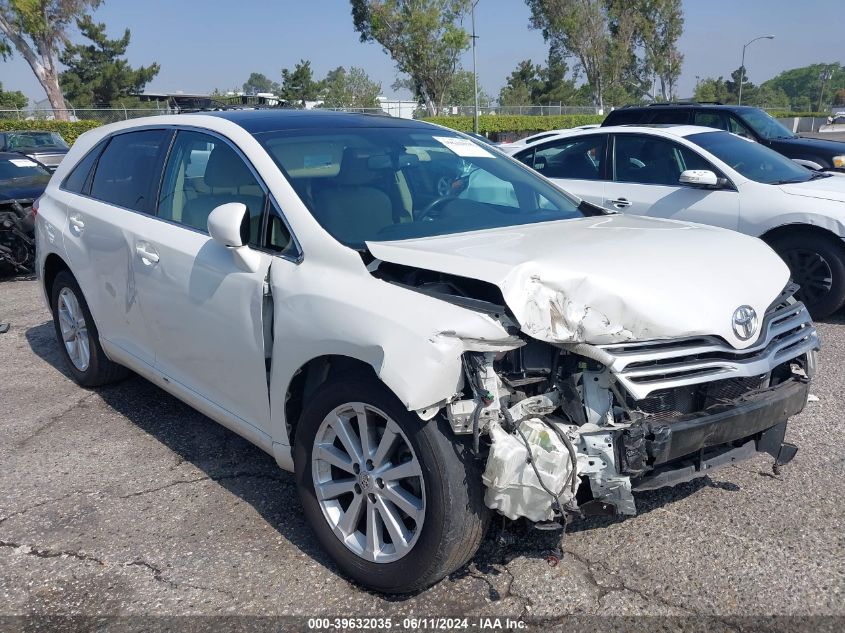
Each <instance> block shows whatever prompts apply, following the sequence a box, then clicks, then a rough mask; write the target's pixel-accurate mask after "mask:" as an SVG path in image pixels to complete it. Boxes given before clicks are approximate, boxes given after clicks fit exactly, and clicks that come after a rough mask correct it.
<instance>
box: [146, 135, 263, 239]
mask: <svg viewBox="0 0 845 633" xmlns="http://www.w3.org/2000/svg"><path fill="white" fill-rule="evenodd" d="M227 202H241V203H243V204H245V205H246V206H247V209H249V215H250V219H251V230H250V240H249V241H250V244H253V245H257V244H259V243H260V240H259V235H260V230H261V215H262V212H263V210H264V190H263V189H262V187H261V185H260V184H259V183H258V180H257V179H256V177H255V176H254V175H253V174H252V171H250V169H249V167H248V166H247V164H246V163H245V162H244V160H243V159H242V158H241V157H240V156H239V155H238V154H237V152H235V150H233V149H232V148H231V147H230V146H229V145H228V144H227V143H225V142H223V141H222V140H220V139H219V138H217V137H214V136H211V135H208V134H201V133H200V132H187V131H181V132H179V133H178V134H177V135H176V141H175V142H174V143H173V149H172V150H171V152H170V158H169V159H168V161H167V167H166V168H165V171H164V181H163V182H162V187H161V195H160V197H159V202H158V216H159V217H160V218H163V219H165V220H171V221H173V222H178V223H179V224H184V225H185V226H190V227H193V228H195V229H199V230H200V231H207V230H208V216H209V214H210V213H211V212H212V211H213V210H214V209H215V208H216V207H218V206H220V205H221V204H226V203H227Z"/></svg>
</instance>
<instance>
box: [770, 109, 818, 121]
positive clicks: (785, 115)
mask: <svg viewBox="0 0 845 633" xmlns="http://www.w3.org/2000/svg"><path fill="white" fill-rule="evenodd" d="M768 112H769V114H770V115H772V116H773V117H775V118H776V119H791V118H793V117H797V116H803V117H813V118H816V119H826V118H827V117H829V116H830V113H829V112H788V111H786V110H783V111H779V110H769V111H768Z"/></svg>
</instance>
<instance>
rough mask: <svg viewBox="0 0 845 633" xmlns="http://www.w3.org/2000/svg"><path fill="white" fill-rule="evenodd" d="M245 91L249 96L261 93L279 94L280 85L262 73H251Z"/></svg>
mask: <svg viewBox="0 0 845 633" xmlns="http://www.w3.org/2000/svg"><path fill="white" fill-rule="evenodd" d="M243 90H244V92H245V93H246V94H248V95H254V94H258V93H259V92H269V93H272V94H277V93H278V92H279V84H277V83H276V82H275V81H273V80H272V79H270V78H268V77H267V76H266V75H263V74H262V73H251V74H250V76H249V79H247V80H246V81H245V82H244V85H243Z"/></svg>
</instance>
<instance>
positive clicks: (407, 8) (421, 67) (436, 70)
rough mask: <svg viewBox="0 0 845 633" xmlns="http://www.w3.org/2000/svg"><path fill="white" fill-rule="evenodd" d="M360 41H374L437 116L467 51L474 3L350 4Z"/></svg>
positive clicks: (357, 0) (379, 0) (389, 0)
mask: <svg viewBox="0 0 845 633" xmlns="http://www.w3.org/2000/svg"><path fill="white" fill-rule="evenodd" d="M350 1H351V5H352V21H353V24H354V25H355V30H356V31H358V32H359V33H360V34H361V41H362V42H368V41H376V42H378V43H379V44H381V46H382V48H383V49H384V51H385V52H386V53H387V54H388V55H390V56H391V58H393V61H394V62H395V63H396V68H397V69H398V70H399V72H401V73H404V74H406V75H408V77H409V78H410V85H411V86H412V87H413V92H414V95H415V96H417V97H418V98H419V99H421V100H422V102H423V103H425V107H426V110H427V111H428V114H429V115H431V116H434V115H436V114H437V112H438V110H439V109H440V108H441V107H442V105H443V102H444V99H445V97H446V95H447V92H448V90H449V86H450V84H451V83H452V81H453V78H454V76H455V71H456V70H457V67H458V58H459V57H460V55H461V53H462V52H463V51H465V50H466V49H467V48H468V47H469V34H468V33H467V32H466V31H465V30H464V29H463V28H462V27H461V25H460V23H461V21H462V19H463V17H464V16H465V15H466V14H467V12H468V11H469V8H470V3H471V0H350Z"/></svg>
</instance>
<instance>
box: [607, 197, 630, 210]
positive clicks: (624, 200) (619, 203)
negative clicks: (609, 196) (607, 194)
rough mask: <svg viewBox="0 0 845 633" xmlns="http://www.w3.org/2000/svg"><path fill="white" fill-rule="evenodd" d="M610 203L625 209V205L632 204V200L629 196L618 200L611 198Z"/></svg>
mask: <svg viewBox="0 0 845 633" xmlns="http://www.w3.org/2000/svg"><path fill="white" fill-rule="evenodd" d="M610 203H611V204H612V205H613V206H614V207H616V208H617V209H624V208H625V207H630V206H631V201H630V200H628V199H627V198H617V199H616V200H611V201H610Z"/></svg>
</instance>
